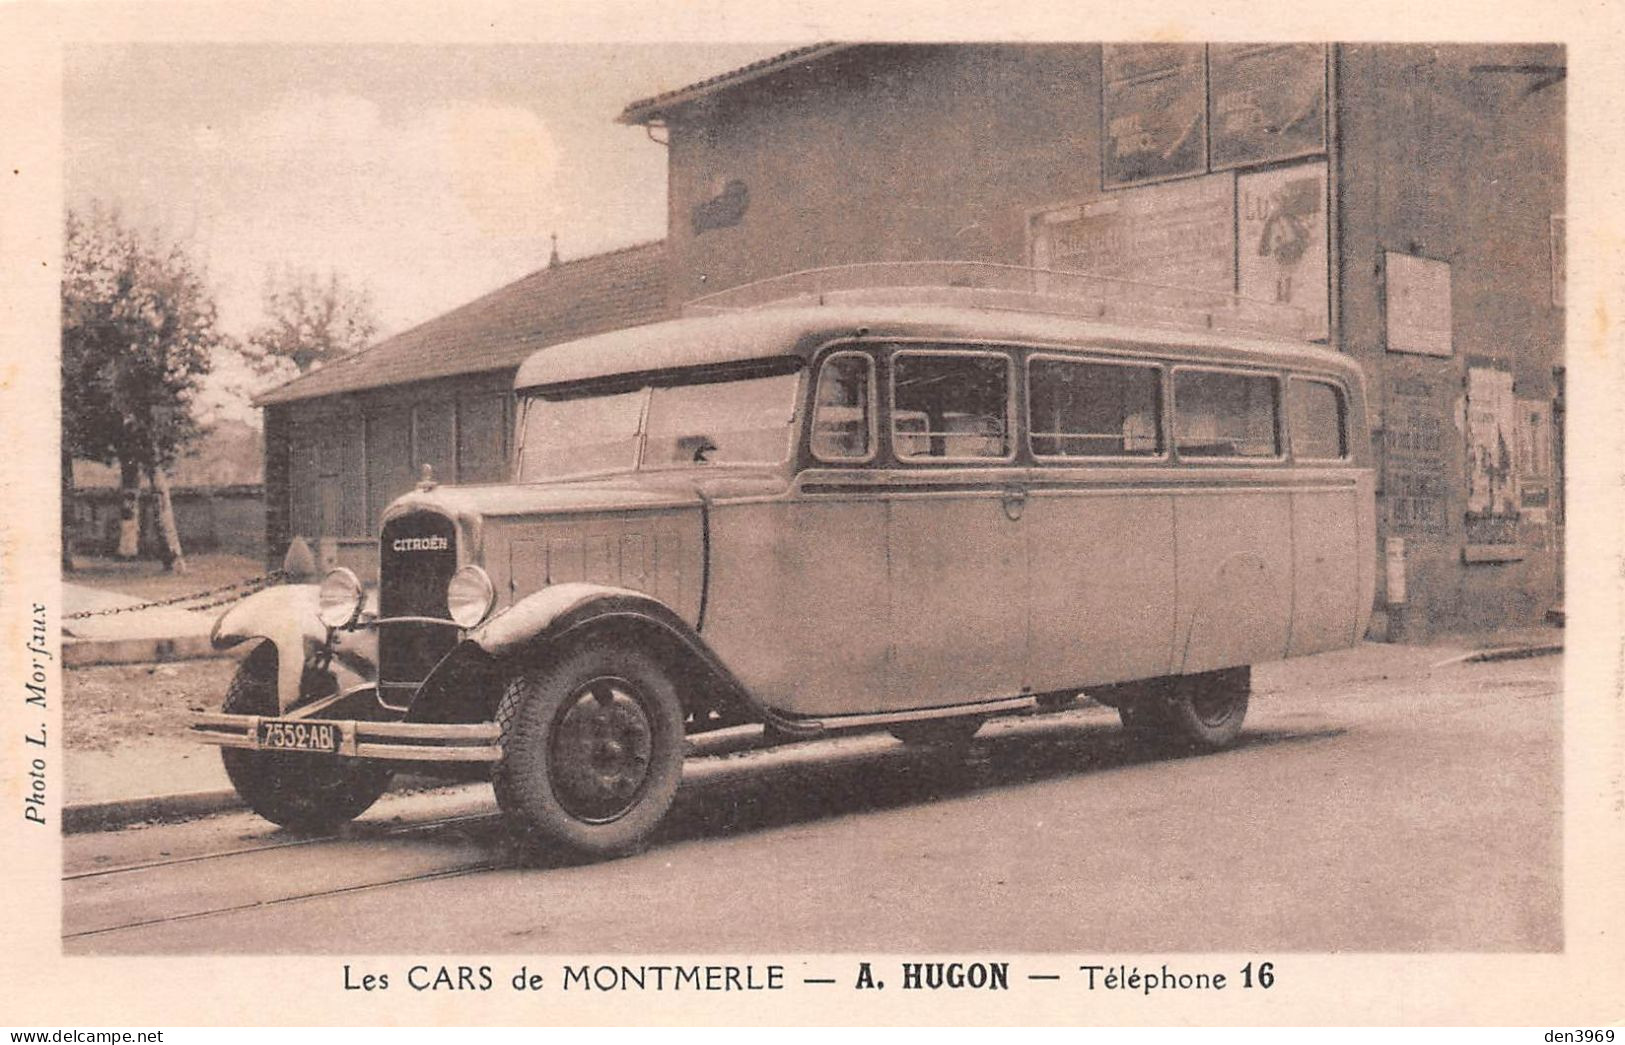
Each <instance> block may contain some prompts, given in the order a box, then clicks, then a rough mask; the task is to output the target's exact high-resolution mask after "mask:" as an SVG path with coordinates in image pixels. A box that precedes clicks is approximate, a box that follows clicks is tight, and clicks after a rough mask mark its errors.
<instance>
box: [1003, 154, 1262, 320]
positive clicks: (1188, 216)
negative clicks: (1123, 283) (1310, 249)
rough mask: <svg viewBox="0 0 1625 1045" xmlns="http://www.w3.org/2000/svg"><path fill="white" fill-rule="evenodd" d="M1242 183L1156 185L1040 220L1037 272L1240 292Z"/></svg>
mask: <svg viewBox="0 0 1625 1045" xmlns="http://www.w3.org/2000/svg"><path fill="white" fill-rule="evenodd" d="M1234 235H1235V179H1234V177H1233V176H1231V175H1228V174H1219V175H1213V176H1211V177H1206V178H1195V179H1191V180H1189V181H1181V182H1173V183H1170V184H1167V185H1152V186H1147V187H1145V188H1140V189H1133V190H1130V191H1126V192H1121V193H1114V194H1112V195H1111V196H1108V197H1105V198H1103V199H1098V200H1093V201H1091V202H1089V203H1083V204H1077V205H1074V206H1071V207H1063V208H1059V209H1056V210H1052V211H1048V212H1045V213H1043V214H1039V215H1037V216H1036V217H1035V218H1034V220H1033V224H1032V253H1033V264H1034V265H1035V266H1037V267H1038V268H1052V269H1058V270H1061V271H1065V272H1088V273H1092V274H1094V275H1099V276H1115V277H1118V278H1120V279H1133V280H1140V281H1142V282H1146V283H1159V284H1164V285H1171V286H1181V287H1195V288H1198V289H1201V290H1218V291H1224V292H1227V293H1228V292H1233V291H1234V289H1235V252H1234V249H1233V243H1234V240H1233V237H1234Z"/></svg>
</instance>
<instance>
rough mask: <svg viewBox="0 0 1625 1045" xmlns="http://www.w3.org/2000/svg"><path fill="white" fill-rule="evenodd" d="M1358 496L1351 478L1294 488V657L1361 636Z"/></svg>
mask: <svg viewBox="0 0 1625 1045" xmlns="http://www.w3.org/2000/svg"><path fill="white" fill-rule="evenodd" d="M1358 522H1359V495H1358V492H1357V491H1356V489H1355V488H1354V486H1353V484H1352V483H1349V484H1348V485H1345V486H1342V487H1341V488H1338V489H1332V490H1315V489H1310V490H1295V491H1293V493H1292V576H1293V582H1292V590H1293V596H1292V641H1291V646H1290V648H1289V649H1288V651H1287V653H1288V655H1289V656H1294V657H1298V656H1302V655H1304V654H1306V653H1319V652H1321V651H1322V650H1330V649H1343V648H1345V647H1347V646H1350V645H1352V644H1353V643H1354V642H1355V641H1356V640H1357V638H1358V636H1357V635H1356V634H1355V624H1356V621H1357V620H1358V619H1359V617H1360V576H1359V574H1360V567H1359V557H1360V556H1361V555H1363V554H1365V548H1364V546H1363V544H1362V543H1361V541H1360V532H1359V525H1358Z"/></svg>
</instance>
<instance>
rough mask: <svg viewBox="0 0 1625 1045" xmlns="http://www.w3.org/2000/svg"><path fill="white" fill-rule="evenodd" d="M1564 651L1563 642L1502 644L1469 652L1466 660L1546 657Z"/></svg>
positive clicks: (1478, 661)
mask: <svg viewBox="0 0 1625 1045" xmlns="http://www.w3.org/2000/svg"><path fill="white" fill-rule="evenodd" d="M1562 652H1563V644H1562V643H1561V642H1545V643H1541V644H1539V645H1536V646H1501V647H1499V648H1497V649H1482V650H1479V651H1478V652H1476V653H1469V654H1468V655H1467V657H1466V661H1467V663H1469V664H1488V663H1490V662H1491V661H1497V660H1523V659H1524V658H1526V657H1545V656H1549V655H1551V654H1553V653H1562Z"/></svg>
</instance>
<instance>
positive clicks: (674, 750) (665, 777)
mask: <svg viewBox="0 0 1625 1045" xmlns="http://www.w3.org/2000/svg"><path fill="white" fill-rule="evenodd" d="M497 724H498V725H499V727H500V728H501V730H502V760H501V761H499V762H498V763H497V764H496V766H495V768H494V770H493V773H492V782H493V784H494V785H495V788H496V795H497V804H498V805H500V806H501V807H502V812H503V814H504V816H505V817H506V819H507V820H508V823H509V825H510V827H511V828H513V829H514V831H515V832H516V833H517V834H519V835H520V836H521V837H523V838H524V839H526V840H528V841H534V842H543V843H546V842H551V843H554V844H557V845H562V846H564V847H566V848H569V849H571V850H574V851H576V852H580V853H584V854H587V855H590V856H621V855H625V854H627V853H631V852H635V851H636V850H638V849H639V848H641V847H642V846H643V844H644V843H645V842H646V841H647V840H648V836H649V834H650V833H651V832H652V831H653V830H654V828H655V826H656V825H657V824H659V822H660V820H661V818H662V817H664V816H665V814H666V810H667V809H669V808H670V806H671V802H672V798H673V797H674V796H675V795H676V793H677V784H678V782H679V780H680V779H681V777H682V771H683V709H682V705H681V703H680V701H679V700H678V698H677V692H676V689H675V688H674V687H673V686H672V684H671V682H670V680H669V679H668V678H667V677H666V674H665V672H664V671H663V670H662V668H661V667H660V665H659V664H658V663H657V662H656V661H655V660H654V659H653V658H651V657H650V656H648V654H646V653H644V652H643V651H641V650H639V649H636V648H635V647H632V646H630V645H626V644H621V643H606V644H602V645H582V646H578V647H577V648H576V649H574V650H573V651H571V652H568V653H566V654H565V656H564V657H563V658H562V659H561V660H559V661H557V662H555V663H554V664H552V665H550V666H548V667H546V668H542V669H537V670H533V671H529V672H525V673H522V674H519V675H516V676H514V678H513V679H511V680H510V681H509V683H508V686H507V689H506V691H505V692H504V694H503V697H502V701H501V703H500V705H499V706H498V709H497Z"/></svg>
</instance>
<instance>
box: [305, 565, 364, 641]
mask: <svg viewBox="0 0 1625 1045" xmlns="http://www.w3.org/2000/svg"><path fill="white" fill-rule="evenodd" d="M362 598H363V593H362V591H361V578H359V577H357V576H356V575H355V574H354V573H353V572H351V571H350V570H347V569H345V568H344V567H343V566H339V567H337V568H335V569H331V570H328V571H327V576H325V577H323V578H322V586H321V589H320V591H319V592H318V593H317V596H316V616H317V617H319V618H320V619H321V622H322V623H323V624H325V625H326V626H327V627H329V628H345V627H348V626H350V625H351V624H354V623H355V620H356V618H357V617H359V616H361V602H362Z"/></svg>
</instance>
